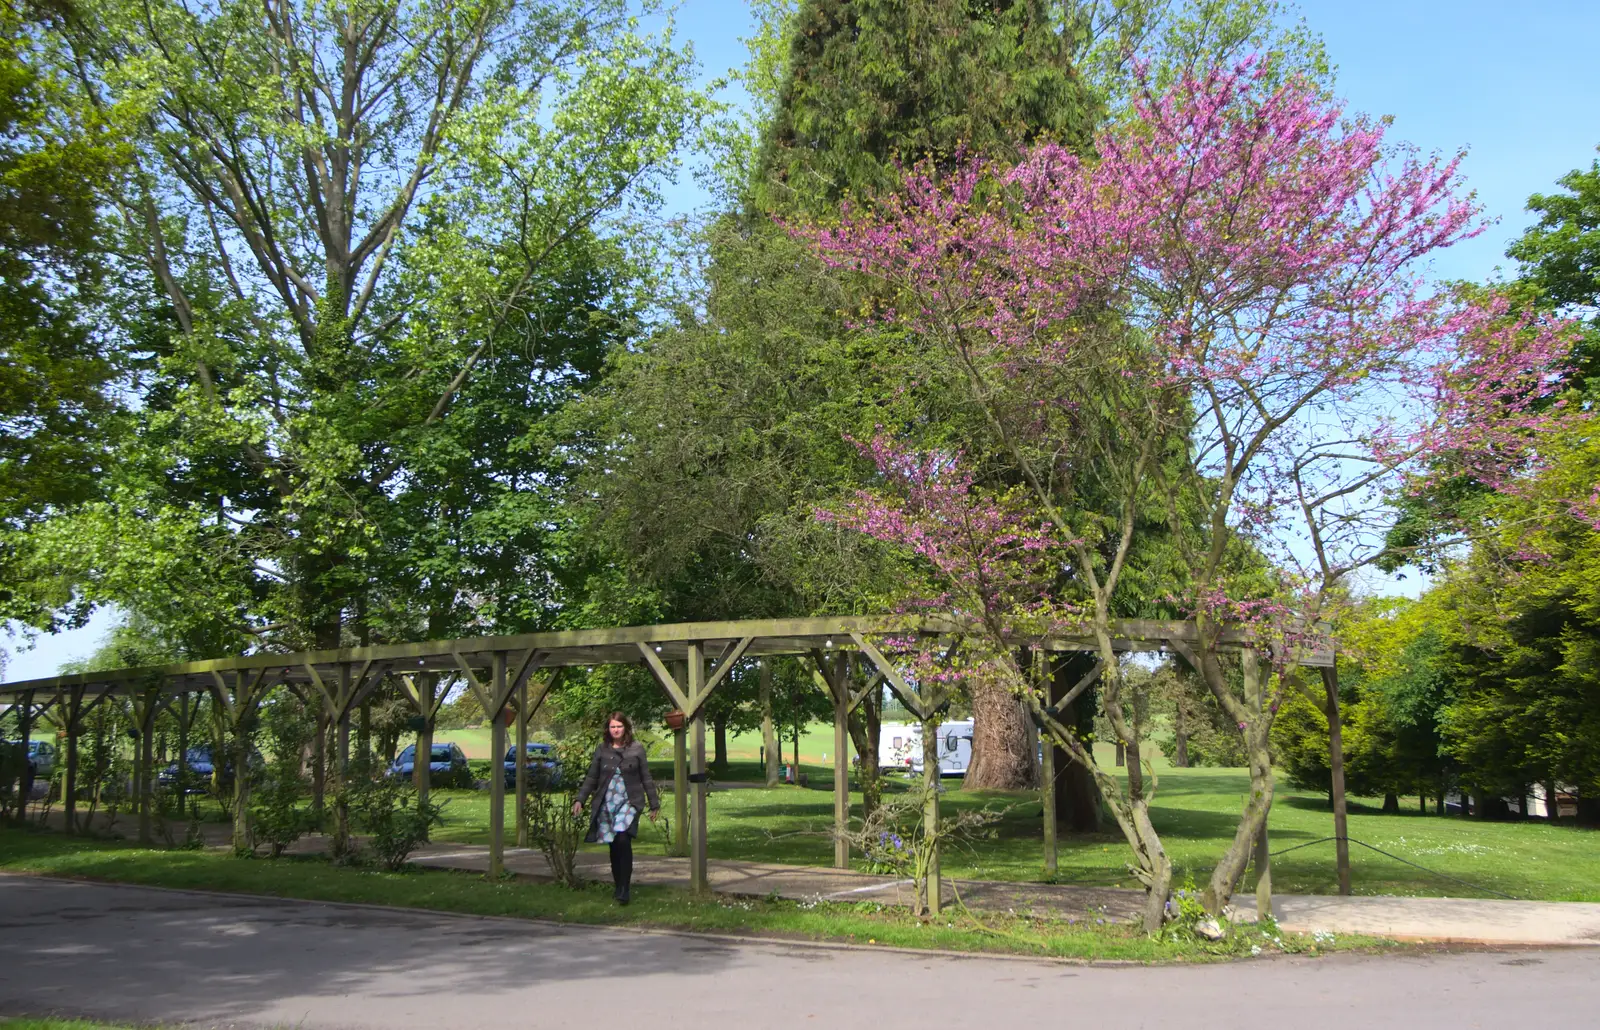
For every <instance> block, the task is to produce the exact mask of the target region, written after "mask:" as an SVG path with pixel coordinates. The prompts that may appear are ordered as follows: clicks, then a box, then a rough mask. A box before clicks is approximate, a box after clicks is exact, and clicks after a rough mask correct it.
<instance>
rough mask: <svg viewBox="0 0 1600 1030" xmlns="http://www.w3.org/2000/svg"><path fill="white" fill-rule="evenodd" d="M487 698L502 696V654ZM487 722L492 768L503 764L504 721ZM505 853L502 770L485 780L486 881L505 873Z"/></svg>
mask: <svg viewBox="0 0 1600 1030" xmlns="http://www.w3.org/2000/svg"><path fill="white" fill-rule="evenodd" d="M492 669H493V677H494V678H493V681H492V684H493V685H492V686H491V687H490V689H491V691H492V694H491V697H495V698H504V697H505V696H506V653H505V652H504V651H496V652H495V653H494V662H493V666H492ZM492 714H493V717H492V719H491V720H490V723H489V725H490V727H491V729H490V731H489V752H490V754H492V755H494V757H495V759H496V761H495V763H494V764H495V766H496V767H498V766H499V765H500V762H502V761H504V760H505V759H504V755H505V753H506V721H505V719H504V718H503V717H502V716H501V713H500V712H498V711H496V712H494V713H492ZM505 850H506V777H505V770H504V769H503V768H494V769H493V771H492V772H491V774H490V776H489V879H491V880H498V879H500V877H501V876H502V875H503V874H504V873H505Z"/></svg>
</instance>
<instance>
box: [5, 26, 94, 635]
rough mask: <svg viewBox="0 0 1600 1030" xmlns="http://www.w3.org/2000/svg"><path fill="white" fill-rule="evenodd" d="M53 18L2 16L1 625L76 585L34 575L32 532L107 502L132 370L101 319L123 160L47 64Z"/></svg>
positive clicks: (44, 618) (62, 601)
mask: <svg viewBox="0 0 1600 1030" xmlns="http://www.w3.org/2000/svg"><path fill="white" fill-rule="evenodd" d="M49 9H50V8H48V7H47V6H44V5H41V6H39V7H34V6H33V5H18V4H8V5H6V7H5V8H4V9H3V10H0V618H8V619H10V618H15V619H21V620H24V621H25V622H28V623H30V624H33V625H37V626H45V627H49V626H52V625H53V624H54V622H55V620H54V618H53V617H52V614H51V609H52V608H57V607H60V606H63V605H70V603H71V600H72V598H71V594H70V589H69V586H70V585H69V584H65V583H62V582H61V581H60V579H59V578H58V577H56V576H53V575H49V574H45V575H38V576H33V575H29V574H28V573H27V572H26V571H25V568H26V565H27V555H26V554H25V553H19V552H26V549H27V543H26V540H25V539H24V537H23V535H22V531H23V530H24V529H26V528H27V527H28V526H30V525H32V524H33V523H35V522H37V521H38V520H39V519H42V518H44V517H46V516H47V515H49V514H50V513H51V512H53V511H56V510H59V509H60V508H62V507H65V506H70V505H73V504H77V503H80V502H82V501H84V500H85V499H87V498H89V497H92V496H94V494H95V492H96V486H97V480H98V479H99V478H100V477H101V476H102V475H104V474H105V473H106V472H107V470H108V466H107V463H106V461H105V446H106V442H107V439H108V436H109V435H110V434H111V433H112V432H113V431H114V428H115V421H116V412H117V408H118V404H117V403H116V401H115V400H114V399H113V396H112V389H111V387H110V384H111V382H112V380H113V378H114V377H115V375H116V373H117V371H118V367H117V362H116V361H115V360H114V357H113V356H112V355H111V354H109V353H108V347H107V341H106V339H105V337H104V334H103V333H102V332H101V331H100V329H99V328H98V327H97V326H96V325H95V324H94V320H93V317H92V312H93V306H94V304H95V303H96V302H97V301H98V300H100V299H102V298H103V292H104V291H103V290H102V288H101V287H102V272H103V265H104V260H103V259H104V258H105V255H106V251H107V250H108V248H109V246H110V244H111V241H110V240H109V239H107V238H106V237H105V236H104V235H102V230H103V228H104V227H103V226H102V225H101V222H100V218H99V213H98V211H97V203H98V197H97V195H96V184H97V183H99V182H103V181H104V180H105V179H106V178H107V176H109V175H110V174H111V172H112V169H113V167H114V166H115V164H116V162H117V161H118V160H119V159H120V155H119V151H118V148H117V147H116V146H115V145H114V142H113V140H112V139H111V138H110V137H109V136H108V134H107V133H106V132H105V131H104V130H103V126H102V124H101V121H100V119H99V118H98V116H97V115H96V114H95V113H94V112H86V111H82V110H79V109H76V108H75V107H73V106H72V105H70V104H67V103H64V102H63V98H64V94H65V92H66V86H67V83H65V82H64V81H62V79H61V78H60V77H59V76H57V75H55V74H53V73H52V71H51V69H49V67H48V65H47V64H46V63H44V62H41V61H40V59H39V57H40V51H41V45H40V43H39V37H40V35H41V34H42V33H43V32H44V26H43V25H41V24H40V21H39V19H42V18H44V17H47V15H45V14H44V13H43V12H46V11H48V10H49ZM81 614H82V612H81V610H77V609H76V608H74V610H73V611H71V612H69V613H68V615H69V618H76V617H77V616H80V615H81Z"/></svg>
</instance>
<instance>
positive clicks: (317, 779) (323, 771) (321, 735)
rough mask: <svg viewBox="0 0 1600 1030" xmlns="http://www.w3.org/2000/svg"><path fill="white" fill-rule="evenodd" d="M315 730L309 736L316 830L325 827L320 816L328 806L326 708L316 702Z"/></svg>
mask: <svg viewBox="0 0 1600 1030" xmlns="http://www.w3.org/2000/svg"><path fill="white" fill-rule="evenodd" d="M316 709H317V719H316V723H315V730H316V732H315V733H313V734H312V736H311V819H312V822H314V823H315V824H316V827H317V830H318V832H321V831H322V830H323V829H325V828H326V825H325V824H324V823H323V821H322V818H323V816H324V815H325V814H326V813H327V808H328V708H327V706H326V705H324V704H321V703H320V702H318V703H316Z"/></svg>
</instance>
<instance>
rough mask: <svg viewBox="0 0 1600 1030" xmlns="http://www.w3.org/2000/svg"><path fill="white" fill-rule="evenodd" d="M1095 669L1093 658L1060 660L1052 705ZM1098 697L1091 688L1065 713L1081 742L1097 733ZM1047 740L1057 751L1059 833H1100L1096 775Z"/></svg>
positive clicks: (1053, 677)
mask: <svg viewBox="0 0 1600 1030" xmlns="http://www.w3.org/2000/svg"><path fill="white" fill-rule="evenodd" d="M1093 668H1094V656H1093V655H1089V654H1082V653H1071V654H1067V655H1064V656H1062V657H1061V658H1059V659H1057V660H1056V662H1055V666H1054V668H1053V669H1052V670H1051V675H1050V703H1051V704H1056V703H1058V702H1059V701H1060V700H1061V699H1062V698H1063V697H1065V696H1066V694H1067V691H1069V690H1071V689H1072V687H1073V685H1074V684H1075V683H1077V682H1078V680H1079V679H1081V678H1082V677H1083V676H1084V674H1086V673H1087V672H1089V671H1090V670H1091V669H1093ZM1098 696H1099V693H1098V691H1097V689H1096V688H1094V687H1090V688H1089V689H1087V690H1085V691H1084V692H1083V693H1082V694H1080V695H1078V697H1077V698H1076V699H1075V700H1074V701H1073V702H1072V704H1071V705H1069V706H1067V708H1066V709H1065V710H1064V711H1063V712H1062V713H1061V714H1062V717H1063V719H1065V720H1066V722H1067V725H1068V726H1069V727H1070V728H1071V729H1072V730H1073V731H1074V732H1075V733H1076V734H1077V735H1078V739H1079V740H1088V739H1089V737H1090V736H1091V735H1093V733H1094V708H1095V704H1096V701H1097V698H1098ZM1045 737H1046V742H1045V746H1046V747H1049V748H1053V749H1054V750H1055V755H1054V758H1055V767H1056V784H1055V787H1056V789H1055V796H1056V824H1057V829H1058V830H1066V831H1069V832H1071V833H1099V832H1100V788H1099V786H1097V785H1096V783H1095V779H1094V774H1093V773H1092V772H1091V771H1090V770H1089V769H1088V767H1086V766H1085V765H1084V764H1083V763H1082V762H1080V761H1078V760H1077V759H1076V758H1074V757H1073V756H1072V753H1071V752H1070V751H1068V750H1066V749H1065V748H1063V747H1061V746H1060V744H1058V743H1057V742H1056V741H1055V740H1053V739H1051V738H1050V737H1049V735H1048V734H1046V735H1045Z"/></svg>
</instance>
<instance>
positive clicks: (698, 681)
mask: <svg viewBox="0 0 1600 1030" xmlns="http://www.w3.org/2000/svg"><path fill="white" fill-rule="evenodd" d="M705 681H706V660H705V653H704V651H702V650H701V646H700V644H698V643H693V644H690V645H689V680H688V683H687V684H686V692H687V693H688V695H689V697H690V698H692V699H695V700H698V699H699V697H700V692H701V690H702V689H703V688H704V685H705ZM692 821H693V823H694V834H693V838H692V840H691V841H690V854H689V889H690V890H691V891H693V892H694V893H696V894H704V893H705V892H706V890H707V888H708V886H709V883H708V877H707V867H706V716H705V706H704V705H702V704H698V703H697V704H696V705H695V709H694V816H693V818H692Z"/></svg>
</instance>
